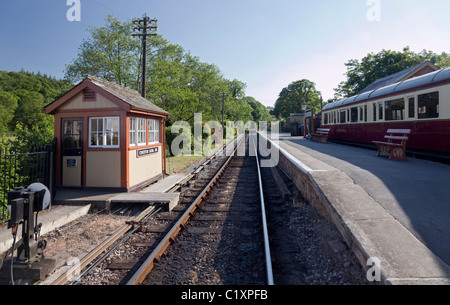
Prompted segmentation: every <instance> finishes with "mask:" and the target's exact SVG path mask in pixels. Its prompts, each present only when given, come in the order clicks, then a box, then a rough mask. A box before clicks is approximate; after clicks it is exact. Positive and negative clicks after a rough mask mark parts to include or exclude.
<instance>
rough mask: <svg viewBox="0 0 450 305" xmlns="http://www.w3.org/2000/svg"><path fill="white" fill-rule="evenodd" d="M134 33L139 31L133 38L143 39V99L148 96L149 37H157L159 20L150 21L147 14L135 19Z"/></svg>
mask: <svg viewBox="0 0 450 305" xmlns="http://www.w3.org/2000/svg"><path fill="white" fill-rule="evenodd" d="M133 24H135V25H136V26H134V27H133V31H139V33H138V34H132V36H133V37H139V38H141V39H142V88H141V94H142V97H143V98H145V96H146V79H147V37H154V36H157V35H158V34H156V30H157V29H158V25H157V24H158V20H157V19H150V17H148V16H147V14H146V15H145V16H144V17H142V18H141V19H134V20H133Z"/></svg>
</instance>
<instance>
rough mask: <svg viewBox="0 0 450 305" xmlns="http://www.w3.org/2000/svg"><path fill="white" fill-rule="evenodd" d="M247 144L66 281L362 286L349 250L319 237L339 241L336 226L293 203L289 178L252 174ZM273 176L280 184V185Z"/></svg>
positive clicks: (271, 171) (214, 164)
mask: <svg viewBox="0 0 450 305" xmlns="http://www.w3.org/2000/svg"><path fill="white" fill-rule="evenodd" d="M246 140H247V139H246ZM247 143H248V144H249V145H247V153H246V155H245V156H235V157H232V158H231V157H230V158H228V157H227V156H229V155H230V152H228V153H227V154H226V155H227V156H223V157H217V158H215V159H212V160H210V161H208V162H207V163H209V165H206V164H205V165H204V166H203V167H205V169H204V171H203V172H200V171H197V172H196V173H195V175H196V176H197V177H196V179H195V182H190V183H188V185H189V187H188V188H185V189H184V190H182V196H181V197H180V203H179V205H178V206H177V207H176V208H175V209H174V210H173V211H172V212H162V211H157V210H155V208H154V207H153V208H152V207H149V208H148V209H147V210H146V211H145V212H144V213H142V214H141V215H140V216H139V217H138V219H137V221H136V222H131V223H128V224H127V225H128V226H130V227H129V228H128V229H127V230H125V229H122V231H123V230H125V231H124V232H122V233H121V234H122V235H121V241H120V242H116V244H115V245H113V242H111V244H110V245H108V246H107V247H105V248H104V249H103V250H102V251H104V252H105V251H107V254H106V255H104V256H103V257H102V258H101V259H100V260H97V262H96V263H94V265H93V264H92V262H91V263H87V264H85V265H83V266H82V268H83V269H85V268H87V270H89V271H90V272H89V273H87V274H85V275H84V274H83V272H84V271H83V272H82V275H83V276H82V277H81V278H78V279H77V280H76V281H75V282H72V283H75V284H81V285H92V284H95V285H98V284H102V285H137V284H144V285H152V284H160V285H161V284H162V285H173V284H197V285H198V284H209V285H217V284H224V285H267V284H310V283H311V284H323V283H332V284H340V283H357V284H363V283H364V279H363V278H364V275H365V274H364V271H363V269H362V268H361V266H358V265H359V264H358V262H357V260H356V258H354V257H351V255H352V253H350V252H351V251H349V250H348V249H346V250H345V252H340V253H338V254H337V255H336V253H334V254H333V253H332V251H331V252H330V251H329V250H330V249H325V248H328V247H327V246H324V245H326V242H324V239H325V240H326V239H330V240H333V239H334V241H335V240H336V239H339V236H338V233H337V232H336V230H335V229H334V231H333V228H331V225H329V224H326V223H324V220H323V219H321V218H320V216H318V215H317V214H316V213H314V211H313V208H312V207H310V206H309V205H307V204H306V203H304V202H300V204H298V203H297V204H296V200H297V201H298V198H299V196H297V193H298V191H297V190H296V188H295V185H294V184H293V183H292V182H290V181H289V177H287V176H285V175H284V174H283V173H282V172H280V171H279V170H277V169H267V168H264V169H261V170H260V173H261V175H259V173H258V168H259V166H258V164H257V161H256V160H257V159H256V158H255V157H250V156H249V153H248V149H249V147H250V149H251V148H252V146H254V144H252V142H251V141H250V142H247ZM259 176H261V177H262V179H261V180H260V178H259ZM281 177H282V178H281ZM280 180H282V181H281V183H282V184H283V183H286V184H283V185H284V188H281V189H280V185H279V184H280ZM286 185H287V186H286ZM287 189H289V190H287ZM261 198H262V199H263V200H265V202H263V203H262V202H261ZM266 206H267V209H268V215H267V217H266V212H263V211H262V208H263V209H264V208H265V207H266ZM264 219H266V220H268V225H266V226H265V225H263V220H264ZM299 219H300V220H301V223H300V222H299ZM118 231H120V230H118ZM115 234H119V233H118V232H115V233H114V234H112V235H111V236H114V235H115ZM125 234H126V235H125ZM124 235H125V236H124ZM117 239H119V238H117ZM269 244H270V245H272V251H271V250H270V248H269ZM97 248H98V249H97ZM97 248H96V249H97V251H98V250H99V249H100V248H101V247H100V245H99V246H98V247H97ZM107 248H108V249H109V250H106V249H107ZM94 250H95V249H94ZM305 253H307V255H308V256H307V257H305ZM163 254H164V255H163ZM96 255H98V253H97V254H96ZM272 264H273V268H272ZM342 265H344V267H343V268H342ZM348 270H351V271H352V273H348V272H347V273H346V271H348ZM355 270H356V271H355ZM72 272H73V270H72ZM323 277H326V279H325V280H323V279H322V278H323ZM59 284H61V283H59Z"/></svg>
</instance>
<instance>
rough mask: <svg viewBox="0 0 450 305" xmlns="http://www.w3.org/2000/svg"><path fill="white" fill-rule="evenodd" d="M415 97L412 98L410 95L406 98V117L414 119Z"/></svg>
mask: <svg viewBox="0 0 450 305" xmlns="http://www.w3.org/2000/svg"><path fill="white" fill-rule="evenodd" d="M414 104H415V99H414V98H413V97H410V98H409V99H408V107H409V108H408V109H409V110H408V118H410V119H414V118H415V117H416V114H415V109H416V107H415V105H414Z"/></svg>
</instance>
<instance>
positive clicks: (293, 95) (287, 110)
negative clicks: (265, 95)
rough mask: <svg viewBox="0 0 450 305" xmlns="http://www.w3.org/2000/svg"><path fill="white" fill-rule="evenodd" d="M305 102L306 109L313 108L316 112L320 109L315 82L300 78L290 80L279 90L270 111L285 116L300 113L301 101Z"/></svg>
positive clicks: (318, 93)
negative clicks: (290, 81) (289, 82)
mask: <svg viewBox="0 0 450 305" xmlns="http://www.w3.org/2000/svg"><path fill="white" fill-rule="evenodd" d="M303 102H306V104H307V108H308V109H314V112H315V113H318V112H319V111H320V110H321V109H320V92H319V91H317V90H316V84H315V83H313V82H312V81H310V80H307V79H302V80H298V81H295V82H292V83H291V84H289V85H288V86H287V87H285V88H283V90H281V92H280V94H279V96H278V99H277V101H276V103H275V108H274V110H273V111H272V113H273V115H275V116H276V117H278V116H279V115H281V116H282V117H283V118H287V117H289V116H290V114H291V113H301V112H303V110H302V103H303Z"/></svg>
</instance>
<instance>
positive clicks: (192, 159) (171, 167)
mask: <svg viewBox="0 0 450 305" xmlns="http://www.w3.org/2000/svg"><path fill="white" fill-rule="evenodd" d="M203 158H204V156H178V157H168V158H167V173H168V174H169V175H172V174H175V173H184V172H186V171H188V170H189V169H190V168H192V167H193V166H195V165H197V164H198V163H199V162H200V161H202V159H203Z"/></svg>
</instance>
